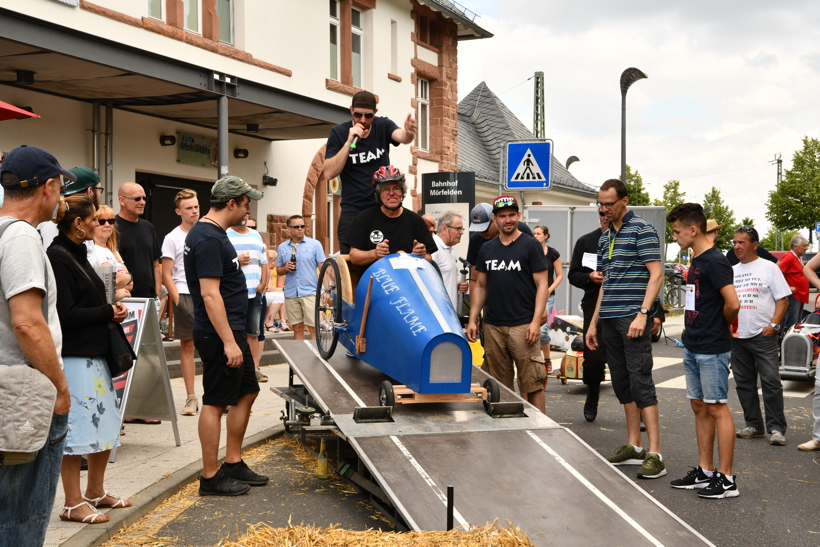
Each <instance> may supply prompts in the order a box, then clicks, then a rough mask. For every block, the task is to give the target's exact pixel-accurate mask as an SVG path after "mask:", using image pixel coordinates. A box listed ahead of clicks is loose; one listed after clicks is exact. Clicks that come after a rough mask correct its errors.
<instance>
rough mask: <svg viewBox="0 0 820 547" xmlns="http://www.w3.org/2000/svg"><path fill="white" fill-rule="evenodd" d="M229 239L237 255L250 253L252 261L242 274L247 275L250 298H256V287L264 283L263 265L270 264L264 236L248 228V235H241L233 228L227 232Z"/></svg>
mask: <svg viewBox="0 0 820 547" xmlns="http://www.w3.org/2000/svg"><path fill="white" fill-rule="evenodd" d="M227 234H228V239H229V240H231V244H232V245H233V247H234V249H236V255H237V256H239V255H241V254H242V253H248V255H249V256H250V259H251V261H250V262H249V263H248V264H245V265H244V266H242V273H244V274H245V282H246V285H247V287H248V298H249V299H250V298H253V297H254V296H256V287H258V286H259V284H260V283H261V282H262V265H263V264H267V263H268V257H267V256H266V254H265V244H264V242H263V241H262V236H260V235H259V232H257V231H256V230H251V229H250V228H248V233H247V234H240V233H239V232H237V231H235V230H234V229H233V228H228V230H227Z"/></svg>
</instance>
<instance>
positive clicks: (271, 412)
mask: <svg viewBox="0 0 820 547" xmlns="http://www.w3.org/2000/svg"><path fill="white" fill-rule="evenodd" d="M262 371H263V372H264V373H265V374H266V375H267V376H268V378H269V381H268V382H267V383H262V384H260V385H259V387H260V393H259V397H257V399H256V402H255V403H254V406H253V412H252V414H251V417H250V421H249V423H248V429H247V433H246V435H245V447H251V446H255V445H258V444H261V443H263V442H264V441H265V440H266V439H268V438H270V437H272V436H275V435H277V434H279V433H281V432H282V431H283V429H282V426H281V423H282V422H281V420H280V412H281V410H283V409H284V408H285V404H284V401H283V400H282V399H281V398H280V397H278V396H276V395H274V394H273V393H271V391H270V389H269V387H270V386H286V385H288V365H274V366H267V367H264V366H263V367H262ZM171 387H172V389H173V392H174V402H175V403H176V406H177V408H176V411H175V412H176V415H177V424H178V427H179V434H180V439H181V441H182V445H181V446H179V447H178V446H176V444H175V442H174V432H173V429H172V426H171V422H170V421H167V420H163V422H162V424H159V425H138V424H126V425H125V435H124V436H122V437H120V442H121V443H122V446H120V448H119V449H118V451H117V461H116V462H115V463H109V464H108V468H107V469H106V480H105V488H106V490H107V491H109V492H113V493H115V494H117V495H118V496H123V497H125V498H128V499H130V500H131V502H132V503H133V505H132V507H129V508H127V509H105V510H104V511H105V512H107V513H109V514H110V516H111V520H109V521H108V522H106V523H102V524H81V523H76V522H63V521H61V520H60V518H59V514H60V512H61V511H62V509H63V506H64V495H63V487H62V483H61V484H60V486H58V489H57V499H56V501H55V504H54V511H53V512H52V515H51V520H50V522H49V526H48V532H47V534H46V542H45V545H48V546H54V545H63V546H66V547H86V546H90V545H100V544H102V543H104V542H105V541H107V540H108V539H109V538H110V537H111V536H112V535H114V534H116V533H117V532H118V531H119V530H120V529H121V528H123V527H126V526H130V525H132V524H133V523H134V522H136V521H137V520H139V519H140V518H142V517H143V516H145V515H146V514H147V513H149V512H150V511H152V510H153V509H154V508H155V507H156V506H157V505H159V504H160V503H161V502H162V501H164V500H165V499H166V498H168V497H169V496H171V495H173V494H174V493H176V492H177V491H178V490H179V489H180V488H182V487H183V486H185V485H186V484H188V483H189V482H191V481H192V480H196V479H197V478H198V477H199V473H200V471H201V469H202V461H201V452H200V446H199V435H198V432H197V423H198V421H199V419H198V416H182V415H180V414H179V412H180V411H181V410H182V407H183V406H184V404H185V386H184V384H183V382H182V378H174V379H172V380H171ZM195 390H196V394H197V396H198V397H199V398H200V404H201V401H202V399H201V398H202V379H201V377H200V376H197V378H196V382H195ZM220 440H221V447H222V450H221V451H220V456H224V447H225V442H226V434H225V420H224V419H223V420H222V434H221V438H220ZM86 475H87V471H82V472H81V478H80V481H81V485H82V487H83V488H85V480H86Z"/></svg>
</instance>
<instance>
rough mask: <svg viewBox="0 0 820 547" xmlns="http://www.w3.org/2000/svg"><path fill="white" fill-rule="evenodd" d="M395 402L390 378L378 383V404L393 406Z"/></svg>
mask: <svg viewBox="0 0 820 547" xmlns="http://www.w3.org/2000/svg"><path fill="white" fill-rule="evenodd" d="M395 404H396V394H395V393H394V392H393V384H391V383H390V380H384V381H383V382H382V383H381V384H379V406H394V405H395Z"/></svg>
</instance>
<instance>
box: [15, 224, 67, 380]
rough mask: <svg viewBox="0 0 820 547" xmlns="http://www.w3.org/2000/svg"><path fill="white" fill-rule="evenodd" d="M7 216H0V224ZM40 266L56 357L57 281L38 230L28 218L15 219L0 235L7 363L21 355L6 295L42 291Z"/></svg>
mask: <svg viewBox="0 0 820 547" xmlns="http://www.w3.org/2000/svg"><path fill="white" fill-rule="evenodd" d="M10 219H11V217H2V218H0V226H3V225H5V224H6V223H8V222H10ZM43 267H45V268H48V327H49V329H50V330H51V338H52V340H54V346H55V347H56V349H57V356H58V357H60V354H61V353H62V348H63V334H62V331H61V330H60V319H59V317H58V316H57V285H56V284H55V282H54V272H53V271H52V270H51V263H50V262H49V261H48V259H47V258H46V253H45V250H43V245H42V244H41V243H40V234H39V233H37V230H36V229H34V227H33V226H32V225H31V224H29V223H28V222H15V223H14V224H12V225H11V226H9V227H8V228H7V229H6V231H5V232H4V233H3V237H2V238H0V353H2V355H3V357H4V359H5V360H6V363H8V364H20V363H23V362H24V359H25V357H24V355H23V350H22V349H21V348H20V344H19V343H18V342H17V337H16V336H14V329H13V328H12V326H11V309H10V308H9V304H8V299H9V298H11V297H12V296H16V295H18V294H21V293H24V292H26V291H27V290H29V289H35V288H36V289H40V290H41V291H42V290H43V289H44V288H45V285H44V281H45V279H44V272H43ZM60 364H62V357H60Z"/></svg>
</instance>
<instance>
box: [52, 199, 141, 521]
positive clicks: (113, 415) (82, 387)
mask: <svg viewBox="0 0 820 547" xmlns="http://www.w3.org/2000/svg"><path fill="white" fill-rule="evenodd" d="M96 228H97V211H96V209H95V208H94V203H93V202H92V201H91V198H89V197H88V196H85V195H79V194H78V195H74V196H70V197H67V198H65V201H64V202H61V203H60V206H59V209H58V213H57V229H58V230H59V234H57V237H55V238H54V241H53V242H52V243H51V246H50V247H49V248H48V251H47V254H48V259H49V261H50V262H51V267H52V269H53V270H54V279H55V282H56V284H57V314H58V316H59V318H60V327H61V329H62V334H63V349H62V357H63V368H64V371H65V376H66V380H67V381H68V388H69V390H70V391H71V409H70V410H69V413H68V423H69V428H68V436H67V437H66V443H65V453H64V456H63V462H62V467H61V469H60V476H61V478H62V481H63V489H64V491H65V507H64V509H63V511H62V512H61V513H60V519H61V520H70V521H74V522H82V523H85V524H91V523H101V522H107V521H108V520H109V517H108V515H105V514H102V513H100V512H99V511H98V510H97V509H98V508H124V507H129V506H130V505H131V502H130V501H128V500H126V499H123V498H120V497H118V496H116V495H114V494H111V493H109V492H106V491H105V485H104V478H105V468H106V466H107V464H108V457H109V454H110V452H111V449H112V448H115V447H117V446H119V444H120V408H119V405H120V402H119V400H118V399H117V394H116V392H115V390H114V383H113V382H112V380H111V373H110V371H109V370H108V365H107V364H106V355H107V354H108V350H109V334H108V330H109V326H108V325H109V323H110V322H111V321H114V322H116V323H122V321H123V320H124V319H125V316H126V314H127V312H128V309H127V308H126V307H125V305H124V304H122V303H121V302H115V303H114V304H108V303H107V302H106V298H105V285H104V284H103V282H102V280H101V279H100V277H99V276H98V275H97V274H96V272H95V271H94V268H93V267H92V266H91V264H89V262H88V253H87V250H86V247H85V246H84V245H83V244H84V243H85V242H86V241H91V240H92V239H93V237H94V231H95V229H96ZM83 455H85V456H87V458H88V481H87V484H86V488H85V493H84V494H83V491H82V490H81V488H80V465H81V459H82V456H83Z"/></svg>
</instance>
